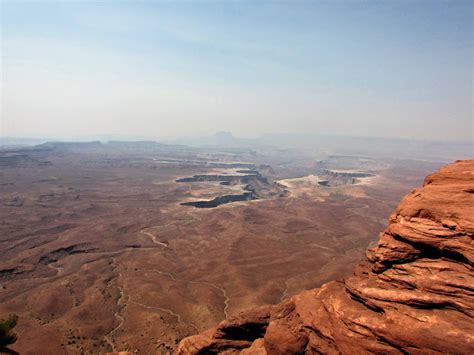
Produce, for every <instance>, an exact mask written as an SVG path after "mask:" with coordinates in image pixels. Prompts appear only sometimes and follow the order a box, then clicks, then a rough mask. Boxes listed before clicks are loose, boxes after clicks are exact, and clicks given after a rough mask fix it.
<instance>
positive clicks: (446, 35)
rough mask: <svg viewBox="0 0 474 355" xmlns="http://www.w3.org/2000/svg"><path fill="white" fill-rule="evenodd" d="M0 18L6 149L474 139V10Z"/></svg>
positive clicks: (118, 12)
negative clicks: (226, 134)
mask: <svg viewBox="0 0 474 355" xmlns="http://www.w3.org/2000/svg"><path fill="white" fill-rule="evenodd" d="M0 3H1V10H2V24H1V30H2V31H1V32H2V33H1V34H2V46H1V50H2V52H1V59H2V64H1V68H2V94H1V95H2V100H1V105H2V107H1V130H0V134H1V135H3V136H30V137H31V136H33V137H49V138H50V137H55V138H59V137H69V138H71V137H82V136H91V135H106V134H108V135H116V134H121V135H139V136H147V137H150V138H173V137H177V136H187V135H192V134H197V135H205V134H209V133H212V132H214V131H218V130H228V131H232V132H233V133H234V134H235V135H238V136H256V135H259V134H261V133H272V132H292V133H299V132H302V133H326V134H327V133H329V134H334V133H336V134H348V135H362V136H391V137H406V138H421V139H432V138H435V139H462V140H470V139H472V135H473V117H472V101H473V94H472V81H473V74H472V68H473V67H472V56H473V42H472V41H473V32H472V2H471V1H470V0H468V1H457V0H452V1H436V0H425V1H414V0H407V1H402V0H397V1H390V0H384V1H375V0H374V1H355V0H347V1H343V0H335V1H283V2H282V1H278V2H277V1H208V2H203V1H192V2H182V1H173V2H171V1H170V2H161V1H139V2H138V1H128V2H125V1H100V2H93V1H76V2H72V1H66V0H64V1H56V2H45V1H8V0H6V1H5V0H0Z"/></svg>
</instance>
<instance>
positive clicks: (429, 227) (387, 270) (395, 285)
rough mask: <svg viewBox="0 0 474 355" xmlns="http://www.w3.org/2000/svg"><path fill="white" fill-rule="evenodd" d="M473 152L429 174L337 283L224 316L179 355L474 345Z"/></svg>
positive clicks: (443, 349) (466, 348) (186, 342)
mask: <svg viewBox="0 0 474 355" xmlns="http://www.w3.org/2000/svg"><path fill="white" fill-rule="evenodd" d="M473 236H474V160H470V161H458V162H456V163H453V164H450V165H448V166H446V167H445V168H443V169H441V170H440V171H439V172H437V173H435V174H432V175H430V176H428V177H427V178H426V179H425V182H424V185H423V187H422V188H419V189H416V190H414V191H412V192H411V193H410V194H409V195H407V196H406V197H405V198H404V199H403V200H402V202H401V203H400V205H399V206H398V209H397V210H396V212H395V213H394V214H393V215H392V216H391V217H390V221H389V225H388V227H387V229H386V230H385V231H384V232H383V233H381V235H380V241H379V244H378V246H377V247H375V248H374V249H371V250H368V252H367V259H368V260H367V261H366V262H364V263H362V264H360V265H358V266H357V267H356V269H355V271H354V274H353V275H352V276H350V277H348V278H347V279H345V280H342V281H332V282H329V283H327V284H325V285H323V286H322V287H321V288H319V289H314V290H310V291H306V292H303V293H301V294H299V295H296V296H294V297H292V298H291V299H288V300H286V301H284V302H283V303H281V304H279V305H277V306H273V307H267V308H261V309H259V310H256V311H250V312H247V313H244V314H240V315H239V316H236V317H232V318H230V319H227V320H225V321H223V322H222V323H220V324H219V325H218V326H217V327H216V328H214V329H210V330H208V331H207V332H205V333H203V334H200V335H195V336H192V337H189V338H186V339H183V341H181V343H180V345H179V348H178V353H179V354H208V353H222V352H225V353H226V354H227V353H238V352H241V353H242V354H295V353H324V354H327V353H329V354H331V353H343V354H360V353H383V354H399V353H415V354H435V353H452V354H464V353H465V354H473V353H474V320H473V319H474V318H473V316H474V273H473V262H474V245H473V241H472V240H473Z"/></svg>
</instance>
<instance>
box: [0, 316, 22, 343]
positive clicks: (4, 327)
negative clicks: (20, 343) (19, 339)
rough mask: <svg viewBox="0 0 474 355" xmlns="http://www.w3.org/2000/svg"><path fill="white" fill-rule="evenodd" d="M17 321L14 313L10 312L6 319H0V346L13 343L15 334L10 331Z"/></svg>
mask: <svg viewBox="0 0 474 355" xmlns="http://www.w3.org/2000/svg"><path fill="white" fill-rule="evenodd" d="M17 321H18V316H17V315H16V314H10V315H9V316H8V318H7V319H0V348H1V347H4V346H7V345H10V344H13V343H14V342H15V341H16V334H15V333H14V332H13V331H12V329H13V328H15V326H16V323H17Z"/></svg>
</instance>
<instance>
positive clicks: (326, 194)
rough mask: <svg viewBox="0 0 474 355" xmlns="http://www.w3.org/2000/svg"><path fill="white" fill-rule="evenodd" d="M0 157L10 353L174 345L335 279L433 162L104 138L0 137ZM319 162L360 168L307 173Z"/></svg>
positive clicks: (3, 292)
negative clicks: (335, 178) (12, 339)
mask: <svg viewBox="0 0 474 355" xmlns="http://www.w3.org/2000/svg"><path fill="white" fill-rule="evenodd" d="M0 162H1V166H0V178H1V183H0V215H1V216H2V221H1V223H0V251H1V255H2V257H1V258H0V318H2V317H4V315H5V316H7V315H8V314H10V313H15V314H17V315H18V316H19V321H18V324H17V327H16V328H15V330H16V332H17V334H18V341H17V342H16V343H15V344H13V345H12V346H11V350H12V351H17V352H19V353H21V354H37V353H54V354H64V353H67V354H81V353H82V354H96V353H107V352H112V351H115V352H118V351H128V352H135V353H164V354H166V353H169V352H175V351H176V350H177V348H178V344H179V343H180V341H181V340H182V339H183V338H186V337H188V336H191V335H193V334H199V333H201V332H204V331H205V330H206V329H209V328H211V327H213V326H214V325H215V324H218V323H219V322H221V321H223V320H225V319H228V320H230V319H232V317H235V316H238V315H239V314H240V313H241V312H245V311H247V310H251V309H254V308H255V307H273V306H274V305H277V304H279V303H280V302H282V301H283V302H285V301H286V300H288V299H291V298H292V297H293V296H294V295H297V294H299V293H301V292H303V291H305V290H310V289H314V288H315V287H320V286H321V285H323V284H325V283H327V282H328V281H330V280H334V279H339V278H342V277H345V276H347V275H349V274H350V272H351V270H352V268H353V266H354V265H355V264H356V263H357V262H358V261H360V260H361V259H362V258H363V257H364V251H365V250H366V249H367V247H369V246H373V244H374V243H375V242H376V238H377V234H378V232H379V231H380V230H382V229H383V228H384V226H385V225H386V218H387V216H388V215H389V213H390V211H392V210H393V209H394V208H395V206H396V203H397V202H398V201H399V199H400V198H401V197H402V196H403V195H404V194H406V193H407V192H408V191H409V190H410V189H411V188H412V187H413V186H417V185H419V184H420V183H421V182H422V179H423V178H424V176H425V175H426V174H427V173H429V172H432V171H434V170H436V169H438V168H439V167H440V166H441V165H442V164H441V163H440V162H428V161H415V160H401V159H385V158H384V159H380V158H368V157H357V156H338V155H336V154H330V155H328V154H323V153H321V154H319V153H318V154H317V156H314V155H313V153H308V152H306V151H297V150H284V151H283V150H281V149H279V148H271V149H270V148H269V147H262V148H259V149H256V148H252V149H247V148H239V149H237V148H232V149H224V148H216V147H211V148H205V147H189V146H178V145H176V146H174V145H166V144H160V143H156V142H118V141H114V142H108V143H102V142H80V143H57V142H50V143H45V144H41V145H37V146H32V147H23V148H9V149H0ZM324 169H327V170H331V171H336V172H340V171H344V172H360V173H367V174H372V175H374V176H372V177H368V178H367V180H364V181H362V182H356V183H333V184H332V185H331V184H329V186H321V185H319V184H318V183H317V182H316V181H319V179H320V176H321V174H322V173H323V170H324ZM209 176H211V177H210V178H209ZM224 176H226V178H223V177H224ZM243 176H247V177H243ZM311 176H313V177H315V178H314V179H313V178H308V177H311ZM196 177H197V178H196ZM321 178H322V177H321ZM182 179H185V181H182ZM356 179H358V178H356ZM362 179H365V178H362ZM178 180H181V182H177V181H178ZM194 180H196V181H194ZM283 182H285V183H283ZM346 182H351V181H350V179H346ZM246 192H249V193H252V198H251V199H249V200H242V201H228V203H224V204H220V205H218V206H212V208H195V207H193V206H192V205H191V206H189V205H188V206H187V205H182V204H183V203H186V202H199V201H205V202H206V203H208V202H209V201H213V200H214V199H219V198H224V199H226V198H227V197H225V196H229V195H242V194H243V193H246ZM224 202H226V201H224ZM245 341H246V342H247V343H248V340H245Z"/></svg>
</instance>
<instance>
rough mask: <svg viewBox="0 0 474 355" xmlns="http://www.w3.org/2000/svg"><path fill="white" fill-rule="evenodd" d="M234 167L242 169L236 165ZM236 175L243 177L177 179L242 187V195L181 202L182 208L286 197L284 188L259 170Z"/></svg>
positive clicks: (206, 176)
mask: <svg viewBox="0 0 474 355" xmlns="http://www.w3.org/2000/svg"><path fill="white" fill-rule="evenodd" d="M233 167H234V168H235V167H241V166H238V163H237V164H234V165H233ZM236 173H240V174H242V175H218V174H216V175H213V174H209V175H194V176H192V177H187V178H181V179H177V180H176V182H180V183H193V182H206V181H209V182H219V184H220V185H223V186H230V185H242V190H243V192H242V193H241V194H226V195H222V196H217V197H215V198H213V199H211V200H199V201H187V202H181V203H180V205H182V206H194V207H197V208H214V207H217V206H220V205H223V204H226V203H231V202H238V201H250V200H258V199H262V198H274V197H281V196H285V194H286V192H285V189H284V188H283V186H281V185H279V184H277V183H274V182H270V181H269V179H268V178H267V177H266V176H263V175H261V174H260V173H259V172H258V171H257V170H254V169H253V170H250V169H249V170H238V171H236Z"/></svg>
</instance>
